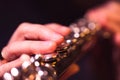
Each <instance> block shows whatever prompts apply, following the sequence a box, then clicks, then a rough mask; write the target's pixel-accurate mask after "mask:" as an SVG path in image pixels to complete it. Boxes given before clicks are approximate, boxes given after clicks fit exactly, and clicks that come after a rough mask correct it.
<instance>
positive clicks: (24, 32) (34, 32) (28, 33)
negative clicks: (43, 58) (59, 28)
mask: <svg viewBox="0 0 120 80" xmlns="http://www.w3.org/2000/svg"><path fill="white" fill-rule="evenodd" d="M21 40H52V41H55V42H57V43H58V44H59V43H61V42H62V41H63V40H64V38H63V36H62V35H60V34H57V33H56V32H54V31H53V30H51V29H48V28H46V27H45V26H43V25H39V24H30V23H23V24H21V25H20V26H19V27H18V28H17V30H16V31H15V33H14V34H13V36H12V38H11V39H10V42H9V43H12V42H14V41H21Z"/></svg>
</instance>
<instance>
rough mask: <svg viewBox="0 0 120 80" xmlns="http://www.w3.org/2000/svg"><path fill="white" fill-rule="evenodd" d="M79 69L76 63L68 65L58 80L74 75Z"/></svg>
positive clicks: (65, 79) (64, 79)
mask: <svg viewBox="0 0 120 80" xmlns="http://www.w3.org/2000/svg"><path fill="white" fill-rule="evenodd" d="M79 70H80V67H79V66H78V65H77V64H72V65H70V66H69V68H68V69H67V71H65V73H64V74H63V76H62V77H61V78H60V79H59V80H67V79H68V78H69V77H70V76H72V75H74V74H75V73H77V72H78V71H79Z"/></svg>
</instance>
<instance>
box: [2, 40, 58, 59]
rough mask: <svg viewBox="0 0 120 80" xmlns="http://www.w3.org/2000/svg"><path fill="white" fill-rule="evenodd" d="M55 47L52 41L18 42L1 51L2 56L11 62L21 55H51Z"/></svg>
mask: <svg viewBox="0 0 120 80" xmlns="http://www.w3.org/2000/svg"><path fill="white" fill-rule="evenodd" d="M56 47H57V45H56V43H55V42H52V41H19V42H13V43H11V44H10V45H9V46H6V47H5V48H3V50H2V56H3V57H4V58H5V59H7V60H13V59H15V58H17V57H18V56H20V55H21V54H23V53H25V54H29V55H31V54H36V53H40V54H45V53H51V52H53V51H54V50H55V49H56Z"/></svg>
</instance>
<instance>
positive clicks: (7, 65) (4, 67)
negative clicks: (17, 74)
mask: <svg viewBox="0 0 120 80" xmlns="http://www.w3.org/2000/svg"><path fill="white" fill-rule="evenodd" d="M29 59H30V57H29V56H28V55H25V54H23V55H22V56H21V57H20V58H18V59H16V60H14V61H11V62H8V63H5V64H3V65H1V66H0V77H2V75H3V74H4V73H5V72H7V71H9V70H10V69H11V68H13V67H19V66H20V65H21V64H22V63H23V62H24V61H27V60H29Z"/></svg>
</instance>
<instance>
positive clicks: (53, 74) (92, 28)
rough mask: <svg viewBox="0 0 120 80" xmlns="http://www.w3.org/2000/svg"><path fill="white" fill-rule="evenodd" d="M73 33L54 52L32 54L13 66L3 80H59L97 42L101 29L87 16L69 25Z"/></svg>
mask: <svg viewBox="0 0 120 80" xmlns="http://www.w3.org/2000/svg"><path fill="white" fill-rule="evenodd" d="M69 27H70V28H71V30H72V32H71V34H70V35H68V36H67V37H65V41H64V42H63V43H61V45H59V46H58V47H57V49H56V50H55V51H54V53H51V54H46V55H41V54H36V55H34V56H31V58H30V61H25V62H24V63H23V64H22V65H21V66H20V67H17V68H12V69H11V70H10V71H9V72H6V73H5V74H4V75H3V78H2V79H3V80H59V79H60V77H61V76H63V75H64V72H65V71H66V70H67V69H68V67H69V66H70V65H71V64H72V63H74V62H75V61H76V60H77V59H80V58H81V57H82V56H83V55H85V52H87V50H88V49H90V47H92V46H93V45H94V44H95V41H96V38H95V37H96V35H97V33H99V31H100V27H99V25H98V24H96V23H94V22H92V21H88V20H87V19H85V18H82V19H80V20H78V21H77V22H75V23H72V24H71V25H70V26H69Z"/></svg>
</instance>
